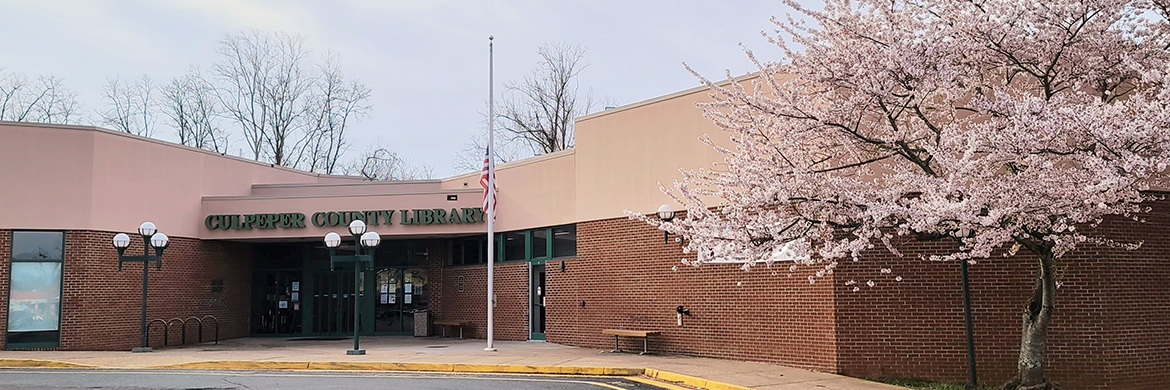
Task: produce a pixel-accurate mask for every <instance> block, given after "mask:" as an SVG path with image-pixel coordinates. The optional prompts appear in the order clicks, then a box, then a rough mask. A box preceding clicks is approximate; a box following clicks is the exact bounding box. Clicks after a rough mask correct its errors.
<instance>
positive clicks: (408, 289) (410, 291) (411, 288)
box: [403, 283, 414, 303]
mask: <svg viewBox="0 0 1170 390" xmlns="http://www.w3.org/2000/svg"><path fill="white" fill-rule="evenodd" d="M403 291H404V292H406V293H407V294H413V291H414V285H413V284H410V283H407V284H406V288H405V289H404V290H403ZM407 303H410V302H407Z"/></svg>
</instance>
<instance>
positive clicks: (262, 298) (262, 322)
mask: <svg viewBox="0 0 1170 390" xmlns="http://www.w3.org/2000/svg"><path fill="white" fill-rule="evenodd" d="M300 280H301V271H299V270H271V271H255V272H253V273H252V322H251V323H252V334H297V333H301V303H300V292H299V291H298V290H299V289H300ZM220 288H222V287H220Z"/></svg>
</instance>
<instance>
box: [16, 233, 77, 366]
mask: <svg viewBox="0 0 1170 390" xmlns="http://www.w3.org/2000/svg"><path fill="white" fill-rule="evenodd" d="M64 258H65V233H63V232H30V231H24V232H21V231H17V232H12V273H11V280H10V283H9V292H8V332H7V334H6V340H5V341H6V344H5V345H6V347H8V348H44V347H56V346H57V345H58V342H59V339H60V337H59V336H60V325H61V318H60V317H61V277H62V266H63V262H64Z"/></svg>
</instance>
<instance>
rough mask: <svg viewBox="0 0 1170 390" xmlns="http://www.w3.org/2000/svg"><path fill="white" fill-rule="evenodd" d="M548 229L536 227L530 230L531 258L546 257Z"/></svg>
mask: <svg viewBox="0 0 1170 390" xmlns="http://www.w3.org/2000/svg"><path fill="white" fill-rule="evenodd" d="M548 230H549V229H536V230H533V231H532V258H533V259H543V258H546V257H548Z"/></svg>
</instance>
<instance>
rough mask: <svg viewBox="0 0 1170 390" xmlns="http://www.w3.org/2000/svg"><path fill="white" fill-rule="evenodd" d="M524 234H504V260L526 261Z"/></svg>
mask: <svg viewBox="0 0 1170 390" xmlns="http://www.w3.org/2000/svg"><path fill="white" fill-rule="evenodd" d="M525 246H527V245H526V244H525V242H524V232H514V233H504V260H505V261H512V260H524V259H525V256H526V253H524V247H525Z"/></svg>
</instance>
